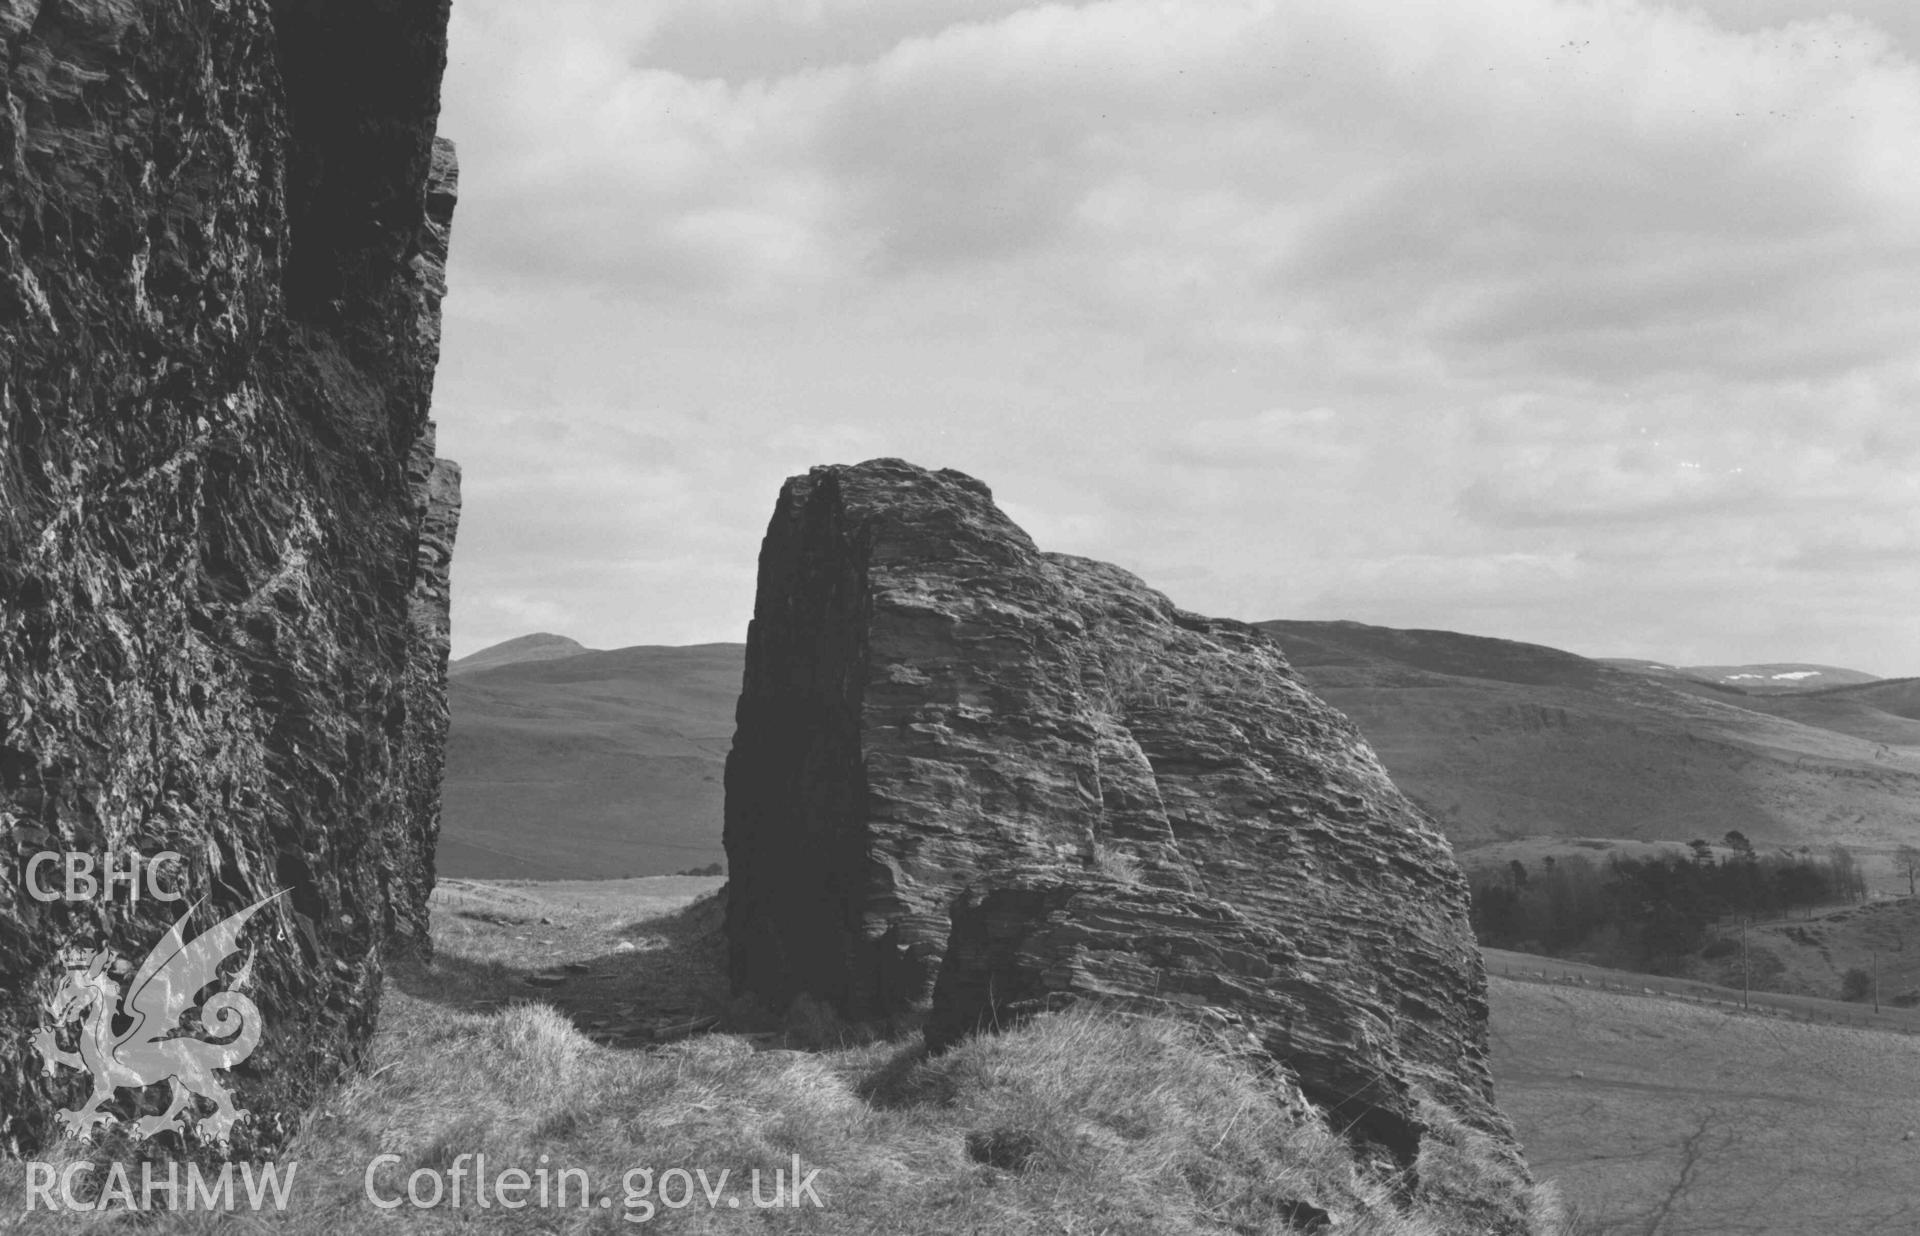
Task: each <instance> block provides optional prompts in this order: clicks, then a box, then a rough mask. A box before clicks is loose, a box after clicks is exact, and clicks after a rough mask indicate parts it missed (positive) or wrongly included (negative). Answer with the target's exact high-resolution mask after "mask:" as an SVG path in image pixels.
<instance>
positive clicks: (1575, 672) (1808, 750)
mask: <svg viewBox="0 0 1920 1236" xmlns="http://www.w3.org/2000/svg"><path fill="white" fill-rule="evenodd" d="M1261 625H1262V626H1264V627H1266V628H1267V629H1268V630H1269V631H1270V632H1272V633H1273V634H1274V636H1275V638H1277V639H1278V640H1279V642H1280V644H1281V646H1282V647H1283V648H1284V649H1286V651H1287V655H1288V657H1289V659H1290V660H1291V661H1292V662H1293V664H1294V665H1295V667H1296V668H1297V669H1299V671H1300V672H1301V674H1302V676H1303V677H1304V678H1305V679H1306V680H1307V681H1308V683H1309V684H1310V685H1312V687H1313V688H1314V690H1315V691H1316V692H1318V693H1319V694H1320V695H1322V696H1323V697H1324V698H1326V699H1327V700H1328V702H1330V703H1332V704H1333V705H1334V706H1335V707H1336V708H1339V709H1341V710H1342V711H1343V712H1345V713H1347V715H1348V716H1350V717H1352V718H1353V720H1354V721H1355V723H1356V724H1358V725H1359V726H1360V728H1361V730H1362V732H1364V733H1365V734H1366V735H1367V738H1368V740H1369V741H1370V742H1371V743H1372V744H1373V746H1374V748H1375V749H1376V750H1377V751H1378V752H1379V753H1380V757H1381V760H1382V761H1383V762H1384V763H1385V764H1386V766H1387V769H1388V771H1389V772H1391V773H1392V775H1393V778H1394V781H1395V783H1396V784H1397V785H1399V786H1400V788H1401V789H1402V790H1405V791H1406V792H1408V793H1409V794H1411V795H1412V796H1413V797H1415V798H1416V799H1417V800H1419V801H1420V802H1421V803H1422V804H1423V805H1425V806H1426V807H1427V808H1428V809H1429V810H1430V811H1431V812H1432V813H1433V814H1434V816H1435V817H1436V818H1437V819H1438V820H1439V821H1440V822H1441V824H1442V826H1443V827H1445V828H1446V830H1447V832H1448V835H1449V837H1450V838H1452V839H1453V841H1454V842H1455V843H1456V844H1459V845H1471V844H1474V843H1477V842H1484V841H1490V840H1495V839H1501V838H1508V837H1518V836H1531V835H1543V834H1544V835H1562V836H1590V837H1591V836H1599V837H1618V838H1640V839H1685V838H1690V837H1695V836H1704V837H1709V838H1717V837H1719V836H1721V835H1722V834H1723V833H1725V832H1726V831H1727V830H1729V829H1735V828H1737V829H1740V830H1741V831H1743V832H1745V833H1747V834H1748V835H1749V836H1751V837H1753V838H1755V839H1756V840H1757V841H1778V842H1789V841H1792V842H1800V841H1809V842H1823V841H1828V840H1840V841H1845V842H1847V843H1849V844H1854V845H1862V846H1869V847H1873V846H1878V847H1886V846H1890V845H1892V844H1894V843H1896V842H1899V841H1903V840H1909V839H1911V838H1912V837H1913V836H1914V835H1915V829H1914V819H1913V811H1912V803H1913V802H1914V801H1916V799H1920V725H1915V726H1913V727H1912V729H1913V733H1912V734H1911V737H1912V738H1913V739H1914V740H1915V742H1914V745H1911V746H1892V745H1883V739H1881V738H1869V737H1863V736H1861V735H1859V734H1855V733H1848V732H1845V730H1844V729H1827V728H1821V727H1820V724H1819V723H1820V722H1821V721H1822V718H1823V715H1825V714H1823V712H1822V709H1823V708H1824V709H1825V710H1826V713H1832V712H1833V711H1834V706H1833V705H1831V704H1827V705H1822V704H1820V703H1818V702H1817V701H1819V700H1822V699H1824V698H1826V695H1825V694H1824V693H1811V694H1806V695H1800V696H1769V697H1747V696H1743V695H1741V694H1739V693H1737V692H1731V691H1721V690H1717V689H1714V688H1711V687H1707V686H1705V685H1702V684H1678V683H1667V682H1658V681H1654V680H1653V679H1650V678H1647V677H1645V676H1643V675H1639V674H1633V673H1629V672H1626V671H1623V670H1619V669H1615V668H1612V667H1609V666H1606V665H1602V664H1601V663H1599V662H1597V661H1590V660H1588V659H1586V658H1583V657H1576V656H1574V655H1573V654H1571V653H1566V652H1561V651H1559V650H1557V649H1551V648H1542V647H1538V646H1535V645H1528V644H1519V643H1514V642H1512V641H1507V640H1492V639H1484V638H1480V637H1474V636H1463V635H1457V634H1454V633H1451V632H1428V631H1396V630H1391V629H1388V628H1382V627H1368V626H1363V625H1361V624H1358V623H1331V622H1312V623H1308V622H1272V623H1263V624H1261ZM1893 689H1896V688H1890V687H1889V686H1888V684H1870V685H1869V686H1866V687H1861V688H1850V689H1843V690H1851V691H1858V692H1862V693H1863V695H1862V698H1863V699H1872V698H1876V697H1875V696H1874V695H1873V693H1874V692H1875V691H1876V690H1879V691H1881V692H1883V693H1885V692H1886V691H1889V690H1893ZM1762 709H1764V710H1765V711H1762ZM1916 711H1920V709H1916ZM1776 714H1777V715H1776ZM1886 715H1887V716H1888V717H1891V716H1892V714H1891V713H1888V714H1886ZM1887 732H1888V733H1891V732H1892V731H1887ZM1901 733H1902V734H1905V731H1901Z"/></svg>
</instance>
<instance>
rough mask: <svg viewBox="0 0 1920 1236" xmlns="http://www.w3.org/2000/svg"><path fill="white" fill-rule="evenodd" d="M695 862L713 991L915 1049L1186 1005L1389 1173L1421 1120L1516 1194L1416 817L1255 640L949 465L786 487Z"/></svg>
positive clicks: (1430, 855) (1416, 1138)
mask: <svg viewBox="0 0 1920 1236" xmlns="http://www.w3.org/2000/svg"><path fill="white" fill-rule="evenodd" d="M726 846H727V855H728V861H729V866H730V874H731V889H730V893H729V902H728V933H729V942H730V949H731V954H730V964H731V969H732V978H733V981H734V984H735V986H736V988H737V989H738V990H741V991H743V992H750V993H754V994H757V995H759V996H761V997H764V998H766V999H768V1000H770V1001H772V1002H774V1003H776V1004H781V1003H784V1002H786V1001H787V1000H789V999H791V998H792V997H793V996H795V995H797V994H799V993H802V992H807V993H811V994H813V995H815V996H818V997H822V998H825V999H827V1000H829V1001H831V1002H833V1003H834V1004H836V1005H837V1006H838V1007H839V1008H840V1009H842V1010H843V1011H844V1012H845V1013H847V1014H848V1015H850V1016H854V1017H862V1018H865V1017H875V1016H880V1015H885V1014H890V1013H895V1012H900V1011H903V1010H908V1009H916V1008H923V1007H926V1006H927V1005H928V1003H929V1001H930V1002H931V1009H930V1011H929V1013H928V1018H927V1034H928V1038H929V1041H930V1043H931V1044H932V1045H933V1046H935V1047H939V1046H942V1045H944V1043H946V1042H950V1041H951V1040H952V1039H953V1038H955V1037H956V1036H958V1035H960V1034H963V1033H966V1032H968V1031H971V1030H972V1029H974V1028H975V1027H977V1026H979V1025H982V1024H990V1023H993V1022H995V1021H998V1020H1003V1019H1005V1018H1007V1017H1012V1016H1017V1015H1018V1014H1019V1013H1021V1012H1023V1011H1025V1010H1027V1009H1031V1008H1036V1007H1045V1006H1046V1005H1048V1004H1049V1003H1058V1002H1059V1001H1061V1000H1063V999H1064V1000H1071V999H1076V998H1084V997H1088V996H1097V997H1101V998H1103V999H1107V1000H1117V1001H1120V1002H1122V1003H1128V1004H1132V1005H1136V1006H1143V1007H1152V1008H1157V1009H1167V1010H1184V1011H1189V1012H1206V1011H1209V1010H1210V1014H1209V1015H1210V1016H1212V1017H1213V1018H1214V1019H1216V1020H1223V1021H1226V1022H1229V1023H1232V1024H1234V1025H1237V1026H1240V1027H1242V1028H1243V1029H1245V1030H1246V1031H1247V1032H1248V1033H1249V1034H1251V1035H1252V1036H1253V1038H1254V1039H1255V1040H1256V1041H1257V1042H1258V1043H1259V1044H1260V1045H1261V1046H1262V1047H1263V1048H1264V1049H1265V1050H1266V1051H1268V1052H1269V1053H1271V1054H1272V1055H1273V1056H1274V1057H1276V1058H1278V1059H1279V1060H1281V1061H1283V1062H1284V1063H1285V1064H1287V1065H1288V1066H1289V1067H1290V1068H1291V1069H1292V1070H1293V1071H1294V1072H1295V1073H1296V1074H1297V1075H1298V1078H1299V1081H1300V1084H1301V1088H1302V1090H1303V1091H1304V1093H1306V1095H1307V1096H1308V1097H1309V1098H1312V1099H1314V1100H1315V1101H1316V1102H1318V1103H1320V1104H1322V1105H1323V1106H1325V1107H1326V1108H1328V1109H1330V1110H1331V1113H1332V1115H1333V1116H1334V1117H1335V1118H1336V1120H1337V1121H1338V1122H1339V1123H1340V1124H1341V1125H1342V1126H1348V1127H1352V1128H1354V1129H1355V1130H1356V1131H1357V1132H1360V1133H1362V1134H1365V1135H1367V1136H1369V1137H1370V1138H1371V1139H1372V1140H1374V1141H1376V1142H1378V1143H1380V1144H1382V1145H1384V1146H1385V1147H1386V1148H1388V1149H1390V1150H1392V1151H1393V1152H1394V1153H1395V1154H1396V1155H1397V1156H1398V1157H1400V1158H1401V1159H1402V1160H1404V1161H1411V1160H1412V1159H1413V1158H1414V1157H1416V1156H1417V1154H1418V1151H1419V1145H1420V1141H1421V1138H1422V1136H1423V1135H1424V1133H1425V1131H1426V1129H1427V1127H1428V1124H1429V1121H1428V1119H1427V1117H1426V1116H1425V1115H1423V1111H1424V1108H1423V1105H1425V1104H1434V1105H1437V1106H1438V1107H1439V1108H1440V1109H1443V1110H1446V1111H1448V1112H1451V1113H1452V1114H1454V1115H1455V1116H1457V1117H1458V1118H1459V1119H1461V1120H1463V1121H1464V1122H1466V1123H1467V1124H1468V1125H1470V1126H1473V1127H1476V1128H1478V1129H1479V1130H1481V1131H1482V1132H1483V1133H1485V1134H1487V1135H1489V1136H1490V1137H1492V1138H1493V1139H1494V1140H1495V1141H1496V1142H1497V1143H1499V1144H1501V1145H1503V1146H1505V1147H1506V1148H1507V1149H1508V1151H1509V1153H1508V1155H1507V1157H1508V1160H1509V1162H1510V1164H1511V1166H1512V1170H1513V1172H1514V1173H1515V1178H1516V1179H1521V1180H1523V1179H1524V1168H1523V1167H1522V1166H1521V1165H1520V1164H1519V1160H1518V1156H1517V1154H1515V1153H1511V1148H1512V1133H1511V1129H1510V1127H1509V1126H1508V1124H1507V1122H1506V1121H1505V1119H1504V1117H1502V1116H1501V1114H1500V1113H1499V1111H1498V1110H1497V1109H1496V1108H1495V1106H1494V1104H1493V1101H1492V1083H1491V1078H1490V1075H1489V1073H1488V1070H1487V1064H1486V1042H1485V1040H1486V1004H1485V1001H1484V976H1483V972H1482V969H1481V964H1480V958H1479V953H1478V951H1477V950H1476V948H1475V947H1474V942H1473V936H1472V933H1471V931H1470V930H1469V928H1468V924H1467V891H1466V886H1465V883H1464V881H1463V880H1462V878H1461V876H1460V874H1459V872H1458V870H1457V869H1456V867H1455V866H1454V863H1453V858H1452V854H1451V851H1450V850H1449V848H1448V846H1447V843H1446V841H1445V840H1444V838H1442V836H1441V835H1440V833H1439V832H1438V830H1437V829H1436V828H1435V827H1434V825H1433V824H1432V823H1431V822H1430V821H1429V820H1428V819H1427V818H1426V817H1424V816H1423V815H1422V814H1421V812H1420V811H1419V810H1418V809H1416V808H1415V807H1413V806H1412V805H1411V804H1410V803H1409V802H1408V801H1407V800H1406V799H1405V798H1403V797H1402V796H1401V795H1400V793H1399V792H1398V791H1397V790H1395V789H1394V787H1393V785H1392V783H1391V782H1390V781H1389V780H1388V779H1387V776H1386V773H1385V772H1384V771H1383V770H1382V768H1381V766H1380V763H1379V761H1378V760H1377V759H1376V758H1375V757H1374V754H1373V752H1372V751H1371V750H1370V749H1369V748H1368V747H1367V745H1366V743H1365V741H1364V740H1362V738H1361V737H1360V735H1359V733H1358V732H1357V731H1356V730H1355V729H1354V727H1353V726H1352V725H1351V724H1349V723H1348V722H1347V720H1346V719H1345V718H1344V717H1342V716H1341V715H1340V714H1338V713H1336V712H1334V711H1333V710H1332V709H1331V708H1329V707H1327V706H1326V705H1325V704H1323V703H1322V702H1320V700H1318V699H1317V698H1315V697H1314V696H1313V695H1312V694H1311V693H1309V692H1308V691H1307V690H1306V689H1305V688H1304V687H1303V686H1302V685H1301V684H1300V682H1299V681H1298V679H1297V678H1296V677H1295V676H1294V674H1293V672H1292V670H1291V669H1290V668H1289V667H1288V665H1287V662H1286V660H1285V658H1284V657H1283V656H1282V654H1281V652H1280V650H1279V648H1278V647H1277V646H1276V645H1275V644H1274V642H1273V641H1272V640H1271V639H1270V638H1269V637H1267V636H1266V635H1265V634H1264V633H1262V632H1261V631H1259V630H1257V629H1256V628H1254V627H1251V626H1248V625H1245V624H1242V623H1238V622H1232V621H1226V620H1221V619H1210V618H1203V617H1200V616H1198V615H1195V614H1190V613H1187V612H1184V611H1182V610H1180V609H1178V608H1176V607H1175V606H1174V605H1173V604H1172V603H1171V602H1170V601H1168V600H1167V598H1166V597H1164V596H1162V595H1161V594H1159V593H1157V592H1155V591H1153V590H1152V589H1150V588H1148V587H1146V586H1145V585H1144V584H1142V583H1141V582H1140V581H1139V580H1138V579H1136V578H1135V577H1133V576H1132V575H1130V574H1128V573H1127V572H1125V571H1122V570H1119V569H1118V568H1115V567H1112V566H1108V565H1105V564H1102V563H1098V562H1092V561H1088V560H1086V559H1081V558H1074V557H1069V556H1066V555H1061V554H1047V553H1042V552H1040V551H1039V550H1037V549H1036V548H1035V547H1034V545H1033V542H1032V541H1031V540H1030V539H1029V538H1028V537H1027V536H1026V534H1025V533H1024V532H1022V531H1021V530H1020V529H1019V528H1018V527H1016V526H1014V525H1013V524H1012V523H1011V522H1009V521H1008V520H1007V518H1006V517H1005V516H1004V515H1002V514H1001V513H1000V511H999V510H998V509H997V508H996V507H995V506H994V504H993V501H992V499H991V496H990V495H989V493H988V491H987V489H986V487H985V486H983V485H981V484H980V483H979V482H978V481H975V480H973V479H972V478H969V477H966V476H963V475H960V474H959V473H955V472H950V471H943V472H928V471H924V470H922V469H919V468H916V467H913V466H911V465H909V464H905V463H902V462H900V461H898V460H875V461H871V462H869V463H865V464H861V465H859V466H857V467H846V466H836V467H828V468H816V469H814V470H813V471H812V472H811V473H810V474H809V475H807V476H803V477H796V478H793V479H792V480H790V481H788V482H787V485H786V487H785V489H784V490H783V491H782V492H781V495H780V500H779V504H778V507H777V508H776V510H775V512H774V516H773V520H772V523H771V525H770V527H769V528H768V532H767V537H766V541H765V544H764V546H763V548H762V551H761V559H760V579H759V597H758V600H757V603H756V606H755V611H754V619H753V625H752V627H751V630H750V634H749V636H748V644H747V668H746V677H745V683H744V687H743V691H742V694H741V698H740V704H739V712H738V731H737V733H736V735H735V739H734V745H733V752H732V755H731V756H730V758H729V760H728V765H727V807H726ZM950 936H951V940H950ZM943 958H944V962H945V965H944V968H943V966H942V962H943ZM936 976H937V977H938V986H937V988H936V986H935V980H936Z"/></svg>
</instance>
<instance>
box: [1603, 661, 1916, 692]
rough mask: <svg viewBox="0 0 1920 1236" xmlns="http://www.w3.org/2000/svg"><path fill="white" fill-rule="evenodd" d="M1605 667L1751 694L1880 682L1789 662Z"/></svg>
mask: <svg viewBox="0 0 1920 1236" xmlns="http://www.w3.org/2000/svg"><path fill="white" fill-rule="evenodd" d="M1600 664H1602V665H1608V666H1612V667H1613V668H1615V669H1623V670H1627V671H1628V672H1630V673H1635V674H1645V675H1647V676H1648V677H1650V678H1663V679H1669V680H1671V679H1685V680H1689V681H1692V682H1699V683H1705V684H1707V685H1709V686H1718V687H1726V688H1730V689H1733V690H1736V691H1740V692H1742V693H1744V694H1748V695H1794V694H1804V693H1806V692H1808V691H1824V690H1827V689H1828V688H1830V687H1851V686H1859V685H1862V684H1865V683H1874V682H1879V681H1880V679H1878V678H1876V677H1875V676H1873V675H1872V674H1867V673H1862V672H1861V671H1859V670H1851V669H1841V668H1840V667H1839V666H1835V665H1809V664H1807V663H1805V662H1799V661H1786V662H1774V663H1769V664H1765V665H1667V664H1665V663H1664V662H1660V661H1641V660H1637V659H1635V658H1631V657H1606V658H1603V659H1602V660H1601V662H1600Z"/></svg>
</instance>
